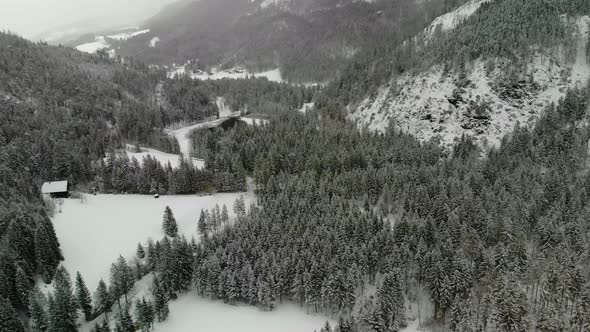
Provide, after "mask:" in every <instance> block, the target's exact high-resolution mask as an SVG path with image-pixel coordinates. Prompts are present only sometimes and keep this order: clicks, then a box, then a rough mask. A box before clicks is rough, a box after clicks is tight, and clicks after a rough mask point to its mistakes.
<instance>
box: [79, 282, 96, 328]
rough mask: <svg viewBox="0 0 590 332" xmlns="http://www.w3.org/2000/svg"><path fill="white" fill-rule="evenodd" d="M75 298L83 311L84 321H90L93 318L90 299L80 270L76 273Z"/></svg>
mask: <svg viewBox="0 0 590 332" xmlns="http://www.w3.org/2000/svg"><path fill="white" fill-rule="evenodd" d="M76 300H77V302H78V307H79V308H80V309H82V312H83V313H84V318H85V319H86V321H87V322H88V321H91V320H92V319H93V318H94V317H93V316H92V299H91V298H90V292H89V291H88V288H87V287H86V283H85V282H84V279H82V275H81V274H80V272H78V273H77V274H76Z"/></svg>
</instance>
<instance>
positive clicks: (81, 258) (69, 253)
mask: <svg viewBox="0 0 590 332" xmlns="http://www.w3.org/2000/svg"><path fill="white" fill-rule="evenodd" d="M241 195H243V196H244V198H245V199H246V205H247V206H249V205H250V203H251V202H254V194H253V192H252V191H249V192H248V193H228V194H214V195H206V196H200V195H163V196H161V197H160V198H158V199H156V198H154V197H153V196H151V195H96V196H94V195H84V198H85V199H84V201H82V200H81V199H74V198H70V199H65V200H63V205H61V206H60V207H59V208H58V211H61V212H57V213H56V214H55V216H54V217H53V218H52V221H53V225H54V227H55V231H56V233H57V236H58V238H59V241H60V244H61V249H62V251H63V255H64V258H65V260H64V262H63V265H64V266H65V267H66V268H67V269H68V271H69V272H70V274H72V275H75V273H76V271H80V273H82V276H83V277H84V279H85V280H86V284H87V286H88V288H89V289H91V290H92V291H94V290H95V289H96V286H97V284H98V281H99V280H100V278H104V279H105V280H108V276H109V269H110V266H111V264H112V263H113V262H115V260H116V259H117V257H118V256H119V255H123V257H125V258H127V259H131V258H133V257H134V255H135V250H136V249H137V243H139V242H142V243H144V244H145V243H146V241H147V240H148V239H149V238H152V239H154V240H159V239H161V238H162V237H163V236H164V233H163V232H162V216H163V213H164V208H165V207H166V206H170V208H171V209H172V211H173V213H174V216H175V218H176V221H177V223H178V229H179V232H180V233H181V234H184V235H185V236H186V237H187V238H189V239H190V238H191V237H193V236H194V237H195V238H198V234H197V232H196V229H197V220H198V218H199V215H200V212H201V209H209V210H211V209H212V208H214V207H215V204H219V206H220V207H222V206H223V204H225V205H226V206H227V207H228V211H229V212H230V216H233V211H232V206H233V203H234V201H235V200H236V199H237V198H238V197H239V196H241Z"/></svg>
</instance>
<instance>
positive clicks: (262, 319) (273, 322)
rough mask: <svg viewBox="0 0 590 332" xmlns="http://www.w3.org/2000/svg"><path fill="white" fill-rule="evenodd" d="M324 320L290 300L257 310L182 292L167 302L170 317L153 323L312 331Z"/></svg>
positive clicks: (165, 327) (206, 329)
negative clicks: (269, 308)
mask: <svg viewBox="0 0 590 332" xmlns="http://www.w3.org/2000/svg"><path fill="white" fill-rule="evenodd" d="M326 320H328V321H330V325H331V326H334V324H335V322H334V320H332V319H329V318H326V317H325V316H322V315H312V314H309V315H308V314H307V313H306V312H305V309H302V308H300V307H298V306H296V305H294V304H282V305H279V306H278V307H277V308H276V309H275V310H273V311H270V312H267V311H261V310H259V309H258V308H256V307H253V306H246V305H228V304H224V303H223V302H221V301H213V300H210V299H206V298H203V297H200V296H198V295H197V294H196V293H195V292H191V293H188V294H184V295H182V296H180V297H179V298H178V299H177V300H175V301H171V302H170V317H169V318H168V320H167V321H165V322H162V323H157V324H156V325H155V330H156V331H158V332H185V331H193V330H194V331H196V330H198V331H203V332H233V331H236V332H237V331H239V332H278V331H280V332H313V331H319V330H320V328H321V327H322V326H323V325H324V324H325V322H326Z"/></svg>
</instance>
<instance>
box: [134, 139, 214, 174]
mask: <svg viewBox="0 0 590 332" xmlns="http://www.w3.org/2000/svg"><path fill="white" fill-rule="evenodd" d="M185 141H188V140H187V139H183V143H184V144H186V142H185ZM179 143H180V140H179ZM132 151H135V147H134V146H131V145H127V151H126V152H127V155H128V156H129V159H131V157H135V159H137V161H139V162H140V163H141V161H142V160H143V158H145V157H147V156H148V155H149V156H151V157H152V158H154V159H156V160H157V161H159V162H160V163H161V164H162V166H164V167H166V165H167V164H168V163H170V166H172V168H177V167H178V166H179V165H180V156H179V155H177V154H171V153H166V152H162V151H159V150H156V149H149V148H141V152H132ZM183 155H184V158H185V159H186V158H187V154H184V152H183ZM190 160H191V161H192V162H193V165H194V166H195V167H196V168H197V169H203V168H204V167H205V160H203V159H199V158H190Z"/></svg>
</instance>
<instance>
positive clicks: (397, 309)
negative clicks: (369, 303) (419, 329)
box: [377, 273, 406, 330]
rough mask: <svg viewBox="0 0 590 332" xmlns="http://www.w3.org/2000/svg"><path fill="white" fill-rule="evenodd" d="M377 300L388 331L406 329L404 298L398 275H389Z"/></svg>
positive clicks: (378, 293)
mask: <svg viewBox="0 0 590 332" xmlns="http://www.w3.org/2000/svg"><path fill="white" fill-rule="evenodd" d="M377 299H378V303H379V306H380V309H381V313H382V314H383V322H384V323H385V328H386V329H392V330H396V329H397V328H399V327H405V325H406V320H405V312H404V311H405V308H404V297H403V293H402V289H401V285H400V282H399V277H398V275H397V273H392V274H388V275H386V276H385V278H384V279H383V285H382V286H381V288H379V291H378V292H377Z"/></svg>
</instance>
